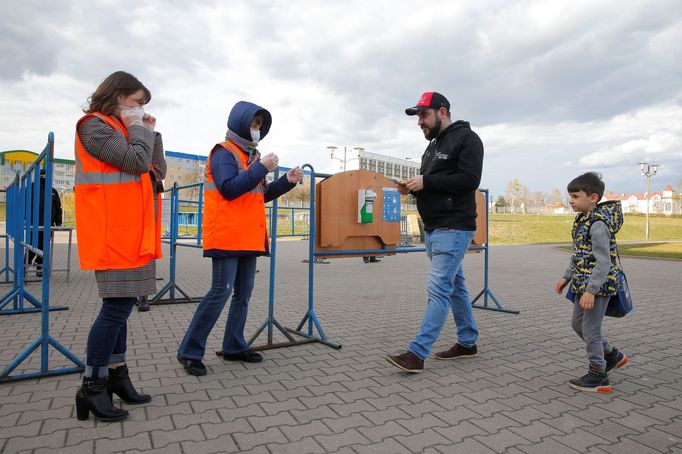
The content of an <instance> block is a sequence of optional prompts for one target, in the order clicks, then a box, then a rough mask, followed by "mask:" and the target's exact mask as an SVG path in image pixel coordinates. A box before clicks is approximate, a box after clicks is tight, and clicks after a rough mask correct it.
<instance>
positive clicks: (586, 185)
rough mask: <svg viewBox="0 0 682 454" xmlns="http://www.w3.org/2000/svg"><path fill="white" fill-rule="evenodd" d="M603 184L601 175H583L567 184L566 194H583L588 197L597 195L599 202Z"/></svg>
mask: <svg viewBox="0 0 682 454" xmlns="http://www.w3.org/2000/svg"><path fill="white" fill-rule="evenodd" d="M604 187H605V186H604V182H603V181H602V179H601V174H600V173H597V172H587V173H583V174H582V175H580V176H579V177H576V178H574V179H573V180H571V182H570V183H568V187H567V189H568V192H580V191H582V192H584V193H585V194H587V195H588V196H590V195H592V194H597V195H598V196H599V200H601V198H602V197H603V196H604Z"/></svg>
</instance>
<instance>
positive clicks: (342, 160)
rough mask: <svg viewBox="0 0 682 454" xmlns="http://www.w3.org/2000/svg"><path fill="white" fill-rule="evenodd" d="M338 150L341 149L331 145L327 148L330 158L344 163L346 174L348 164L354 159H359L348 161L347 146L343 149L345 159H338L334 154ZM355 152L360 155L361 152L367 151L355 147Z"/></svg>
mask: <svg viewBox="0 0 682 454" xmlns="http://www.w3.org/2000/svg"><path fill="white" fill-rule="evenodd" d="M338 148H339V147H336V146H334V145H329V146H328V147H327V149H328V150H329V157H330V158H331V159H338V160H339V161H341V162H342V163H343V171H344V172H345V171H346V162H348V161H352V160H353V159H358V158H350V159H348V158H347V148H346V147H345V146H344V147H343V158H338V157H336V156H334V152H336V150H337V149H338ZM353 150H355V151H357V152H358V153H360V152H361V151H365V149H364V148H362V147H353Z"/></svg>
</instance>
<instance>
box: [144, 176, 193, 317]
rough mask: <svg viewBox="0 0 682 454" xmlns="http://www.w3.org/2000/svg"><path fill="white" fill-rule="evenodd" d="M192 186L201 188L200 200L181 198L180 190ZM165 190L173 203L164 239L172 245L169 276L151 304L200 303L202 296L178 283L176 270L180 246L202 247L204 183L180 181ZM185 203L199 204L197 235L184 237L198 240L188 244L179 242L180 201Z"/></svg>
mask: <svg viewBox="0 0 682 454" xmlns="http://www.w3.org/2000/svg"><path fill="white" fill-rule="evenodd" d="M191 188H199V201H193V200H181V199H180V191H181V190H184V189H191ZM165 192H170V195H171V199H170V205H171V210H170V211H171V214H170V223H171V224H170V238H166V239H164V240H163V242H164V243H167V244H168V245H169V246H170V247H169V249H170V259H169V262H170V263H169V276H168V282H167V283H166V285H164V286H163V288H162V289H161V290H159V291H158V292H157V293H156V295H154V296H153V297H151V298H150V299H149V304H180V303H198V302H199V301H201V298H202V297H201V296H194V297H191V296H189V295H187V293H185V291H184V290H183V289H182V288H181V287H180V286H179V285H178V284H177V283H176V271H177V269H176V268H177V258H178V246H183V247H193V248H201V247H202V244H201V218H202V212H203V209H202V208H203V206H204V183H203V182H201V183H194V184H188V185H185V186H178V183H177V182H176V183H175V184H173V187H172V188H171V189H168V190H166V191H165ZM181 201H182V202H183V203H192V204H197V207H198V208H197V213H196V219H197V235H196V236H195V237H184V238H183V239H185V240H192V239H194V240H196V244H188V243H179V242H178V225H179V222H178V218H179V216H178V215H179V214H180V202H181ZM176 290H177V291H178V292H180V293H181V294H182V298H181V299H177V298H176V296H175V291H176ZM166 293H168V298H167V299H162V297H163V296H164V295H165V294H166Z"/></svg>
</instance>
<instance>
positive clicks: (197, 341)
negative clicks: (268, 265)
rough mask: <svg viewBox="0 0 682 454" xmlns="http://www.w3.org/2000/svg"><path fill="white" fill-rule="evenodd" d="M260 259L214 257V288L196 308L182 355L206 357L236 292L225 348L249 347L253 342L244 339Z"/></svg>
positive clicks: (197, 358) (194, 357)
mask: <svg viewBox="0 0 682 454" xmlns="http://www.w3.org/2000/svg"><path fill="white" fill-rule="evenodd" d="M256 259H257V257H256V256H255V255H251V256H247V257H232V258H213V259H212V261H213V275H212V281H211V289H210V290H209V291H208V293H207V294H206V296H204V298H203V299H202V300H201V302H200V303H199V306H198V307H197V310H196V312H194V316H193V317H192V321H191V322H190V324H189V327H188V328H187V332H186V333H185V337H184V338H183V339H182V342H181V343H180V348H179V349H178V356H179V357H181V358H185V359H195V360H201V359H203V357H204V353H205V352H206V340H207V339H208V335H209V334H210V333H211V330H212V329H213V327H214V326H215V323H216V322H217V321H218V317H220V313H221V312H222V311H223V308H224V307H225V303H226V302H227V299H228V298H229V297H230V294H231V293H233V292H234V294H233V295H232V301H231V302H230V310H229V312H228V314H227V323H226V324H225V336H224V337H223V347H222V350H223V352H225V353H239V352H243V351H246V350H248V349H249V344H247V343H246V340H245V339H244V326H245V325H246V316H247V314H248V310H249V300H250V299H251V292H252V291H253V279H254V277H255V276H256Z"/></svg>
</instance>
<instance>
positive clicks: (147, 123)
mask: <svg viewBox="0 0 682 454" xmlns="http://www.w3.org/2000/svg"><path fill="white" fill-rule="evenodd" d="M142 126H144V127H145V128H147V129H148V130H150V131H151V132H154V128H155V127H156V117H152V116H151V115H149V114H148V113H146V114H144V117H142Z"/></svg>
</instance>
